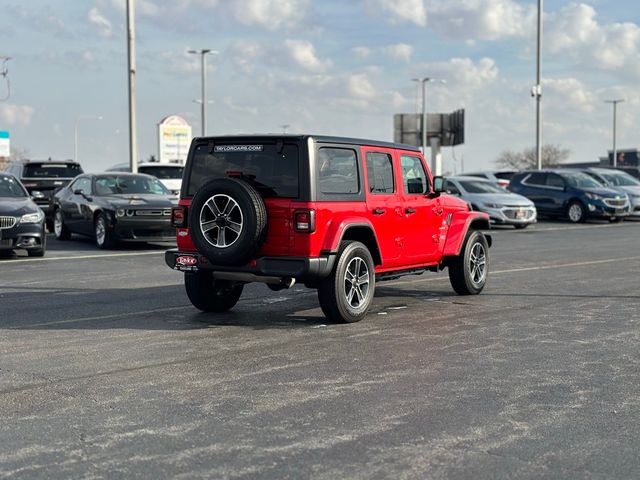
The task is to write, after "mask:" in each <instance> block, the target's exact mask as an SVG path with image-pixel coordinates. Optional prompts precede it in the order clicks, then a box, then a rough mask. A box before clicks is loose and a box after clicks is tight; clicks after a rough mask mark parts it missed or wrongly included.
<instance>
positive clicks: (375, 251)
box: [321, 217, 382, 265]
mask: <svg viewBox="0 0 640 480" xmlns="http://www.w3.org/2000/svg"><path fill="white" fill-rule="evenodd" d="M355 229H357V230H360V231H364V230H366V231H368V234H369V235H370V238H368V239H367V240H364V239H362V240H360V241H362V243H364V244H365V245H366V246H367V247H368V248H369V250H370V252H371V256H372V257H373V261H374V263H375V264H376V265H380V264H381V263H382V256H381V253H380V245H379V243H378V238H377V236H376V231H375V229H374V228H373V224H372V223H371V222H370V221H369V220H368V219H366V218H364V217H345V218H342V219H341V220H340V221H338V222H332V223H331V225H329V228H328V229H327V234H326V235H325V237H324V240H323V242H322V249H321V253H322V254H335V253H337V251H338V249H339V248H340V243H342V241H343V240H344V238H345V236H348V234H349V232H353V230H355Z"/></svg>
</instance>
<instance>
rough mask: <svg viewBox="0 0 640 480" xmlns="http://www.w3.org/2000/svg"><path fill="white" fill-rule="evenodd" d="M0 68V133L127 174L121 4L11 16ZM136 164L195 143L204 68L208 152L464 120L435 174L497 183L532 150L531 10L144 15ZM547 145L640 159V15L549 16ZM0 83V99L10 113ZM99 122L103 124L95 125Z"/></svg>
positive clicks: (453, 7)
mask: <svg viewBox="0 0 640 480" xmlns="http://www.w3.org/2000/svg"><path fill="white" fill-rule="evenodd" d="M2 3H3V7H2V15H1V16H0V56H10V57H12V59H11V60H10V61H9V62H7V63H6V66H7V67H8V72H9V73H8V76H7V78H8V79H9V80H10V82H11V95H10V97H9V98H8V99H6V100H3V101H0V130H9V131H10V133H11V139H12V147H17V148H20V149H26V150H28V152H29V154H30V156H31V157H33V158H46V157H49V156H51V157H53V158H71V157H73V151H74V127H75V126H76V125H77V126H78V157H79V160H80V162H81V163H82V164H83V165H84V167H85V169H86V170H88V171H99V170H101V169H104V168H106V167H108V166H110V165H113V164H115V163H121V162H126V161H128V133H127V132H128V130H127V129H128V126H127V125H128V124H127V83H126V82H127V73H126V72H127V67H126V62H127V57H126V37H125V22H126V19H125V0H83V1H74V2H61V1H54V0H28V1H27V0H4V1H3V2H2ZM135 5H136V35H137V67H138V69H137V82H138V131H139V156H140V158H141V159H146V158H148V157H149V156H150V155H152V154H153V155H156V154H157V141H156V138H157V126H156V125H157V123H158V121H160V119H162V118H163V117H164V116H166V115H170V114H178V115H182V116H183V117H184V118H186V119H187V120H188V121H189V122H190V123H191V124H192V125H193V128H194V133H199V132H200V113H199V112H200V111H199V108H200V107H199V105H198V104H197V103H195V102H194V100H195V99H198V98H199V96H200V63H199V58H198V57H197V56H194V55H190V54H188V53H187V50H189V49H201V48H211V49H215V50H217V51H218V52H219V54H218V55H216V56H212V57H210V59H209V70H208V77H209V81H208V89H207V91H208V93H207V95H208V98H209V99H210V100H212V101H213V103H212V104H211V105H209V107H208V112H209V113H208V125H207V127H208V132H207V133H208V134H215V135H218V134H227V133H231V134H235V133H254V132H278V131H282V125H285V124H286V125H290V126H289V129H288V131H289V132H297V133H318V134H331V135H343V136H356V137H364V138H373V139H379V140H392V139H393V114H394V113H400V112H406V113H415V112H417V111H418V110H419V108H420V98H419V91H418V88H417V87H418V85H417V83H415V82H412V81H411V78H413V77H418V76H431V77H436V78H441V79H444V80H446V82H447V83H446V84H429V86H428V93H427V109H428V110H429V111H430V112H435V111H439V112H450V111H453V110H455V109H458V108H465V109H466V120H467V122H466V129H467V131H466V143H465V145H463V146H459V147H455V149H452V148H445V149H444V150H443V157H444V162H445V170H446V171H449V172H453V171H458V172H459V171H460V168H461V163H462V162H464V166H465V169H466V170H467V171H469V170H471V169H481V168H482V169H486V168H492V167H493V161H494V160H495V158H496V157H497V156H498V155H499V154H500V152H501V151H503V150H505V149H511V150H521V149H524V148H527V147H531V146H533V145H534V142H535V109H534V107H535V105H534V101H533V99H532V98H531V95H530V91H531V86H532V85H533V83H534V81H535V52H536V50H535V28H536V8H537V7H536V2H535V1H530V0H520V1H516V0H455V1H454V0H171V1H169V0H136V2H135ZM545 8H546V11H545V16H544V59H543V118H544V123H543V141H544V143H552V144H556V145H560V146H561V147H563V148H568V149H569V150H570V151H571V161H593V160H596V159H597V157H598V156H599V155H603V154H604V152H605V151H606V149H607V148H611V143H612V125H611V123H612V117H613V115H612V109H611V106H610V105H607V104H605V103H604V101H605V100H606V99H610V98H624V99H625V100H626V101H625V103H623V104H622V105H620V107H619V114H618V126H619V128H618V145H619V147H624V148H631V147H638V146H640V139H638V138H637V132H638V128H637V125H638V124H639V121H640V115H639V114H638V110H639V108H638V107H639V106H640V90H639V87H638V86H639V85H640V6H639V5H638V3H637V1H635V0H633V1H632V0H588V1H587V0H585V1H583V2H581V3H579V2H572V1H564V0H554V1H547V2H546V5H545ZM6 93H7V92H6V82H4V81H3V80H2V78H1V77H0V98H4V97H5V96H6ZM97 116H102V117H103V119H102V120H95V119H92V118H91V117H94V118H95V117H97Z"/></svg>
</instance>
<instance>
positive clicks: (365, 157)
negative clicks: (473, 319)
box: [165, 135, 491, 322]
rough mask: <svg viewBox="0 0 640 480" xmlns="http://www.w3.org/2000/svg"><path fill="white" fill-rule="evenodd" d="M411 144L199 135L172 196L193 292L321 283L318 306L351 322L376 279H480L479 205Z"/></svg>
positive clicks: (210, 305) (483, 275) (208, 297)
mask: <svg viewBox="0 0 640 480" xmlns="http://www.w3.org/2000/svg"><path fill="white" fill-rule="evenodd" d="M442 190H443V178H442V177H435V178H432V177H431V174H430V172H429V169H428V168H427V165H426V163H425V161H424V158H423V157H422V155H421V153H420V151H419V149H417V148H414V147H411V146H408V145H401V144H394V143H386V142H377V141H370V140H358V139H352V138H338V137H327V136H315V135H264V136H263V135H260V136H229V137H210V138H195V139H194V140H193V142H192V144H191V148H190V151H189V157H188V160H187V164H186V168H185V171H184V177H183V182H182V191H181V195H180V203H179V207H177V208H175V209H173V212H172V222H173V224H174V225H175V226H176V227H177V244H178V248H177V249H173V250H169V251H167V252H166V255H165V261H166V263H167V265H169V266H170V267H171V268H173V269H175V270H179V271H182V272H184V273H185V287H186V290H187V295H188V296H189V299H190V300H191V303H193V305H194V306H195V307H197V308H199V309H200V310H203V311H205V312H223V311H226V310H228V309H230V308H231V307H233V306H234V305H235V304H236V303H237V301H238V299H239V298H240V295H241V294H242V288H243V286H244V285H245V284H246V283H249V282H262V283H266V284H267V286H268V287H269V288H271V289H272V290H280V289H283V288H290V287H291V286H293V285H294V284H295V283H296V282H300V283H304V285H306V286H307V287H310V288H316V289H317V290H318V299H319V301H320V306H321V307H322V311H323V312H324V314H325V315H326V316H327V317H328V318H329V319H330V320H333V321H337V322H357V321H358V320H361V319H362V318H364V316H365V315H366V314H367V311H368V309H369V306H370V305H371V302H372V299H373V294H374V290H375V284H376V281H381V280H388V279H395V278H398V277H400V276H402V275H406V274H419V273H422V272H424V271H426V270H431V271H438V270H441V269H443V268H444V267H448V269H449V278H450V280H451V285H452V286H453V289H454V290H455V291H456V292H458V293H459V294H462V295H468V294H477V293H480V291H481V290H482V289H483V287H484V285H485V282H486V280H487V273H488V271H489V246H490V245H491V237H489V236H487V235H484V234H483V233H482V232H481V229H488V228H489V218H488V216H487V215H486V214H484V213H480V212H472V211H469V207H468V205H467V204H466V203H465V202H463V201H461V200H459V199H457V198H454V197H449V196H447V195H441V192H442Z"/></svg>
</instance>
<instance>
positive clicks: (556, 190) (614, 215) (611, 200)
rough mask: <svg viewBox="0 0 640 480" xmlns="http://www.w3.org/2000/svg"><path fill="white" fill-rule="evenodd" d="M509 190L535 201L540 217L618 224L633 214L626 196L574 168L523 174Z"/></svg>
mask: <svg viewBox="0 0 640 480" xmlns="http://www.w3.org/2000/svg"><path fill="white" fill-rule="evenodd" d="M509 190H511V191H512V192H514V193H519V194H520V195H524V196H525V197H527V198H529V199H530V200H532V201H533V203H534V204H535V206H536V209H537V210H538V215H547V216H552V217H566V218H568V219H569V221H570V222H572V223H578V222H584V221H585V220H586V219H587V218H591V217H600V218H608V219H610V220H611V221H616V220H620V219H621V218H624V217H626V216H627V215H629V210H630V204H629V198H628V196H627V195H626V194H625V193H620V192H618V191H616V190H612V189H610V188H607V187H604V186H602V185H601V184H600V183H598V181H596V180H595V179H594V178H593V177H591V176H589V175H587V174H586V173H584V172H581V171H579V170H573V169H556V170H541V171H538V170H534V171H525V172H520V173H517V174H516V175H514V177H513V178H512V179H511V183H509Z"/></svg>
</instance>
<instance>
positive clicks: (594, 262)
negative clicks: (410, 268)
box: [385, 256, 640, 285]
mask: <svg viewBox="0 0 640 480" xmlns="http://www.w3.org/2000/svg"><path fill="white" fill-rule="evenodd" d="M631 260H640V256H634V257H618V258H605V259H602V260H590V261H588V262H572V263H557V264H554V265H536V266H535V267H522V268H510V269H507V270H493V271H489V275H500V274H505V273H518V272H532V271H536V270H553V269H556V268H569V267H584V266H588V265H599V264H602V263H615V262H628V261H631ZM445 280H447V281H448V280H449V277H448V276H446V277H438V278H420V279H416V280H408V281H407V280H404V281H403V280H393V281H390V282H388V283H387V282H385V284H386V285H398V284H403V285H406V284H408V283H426V282H441V281H445Z"/></svg>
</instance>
